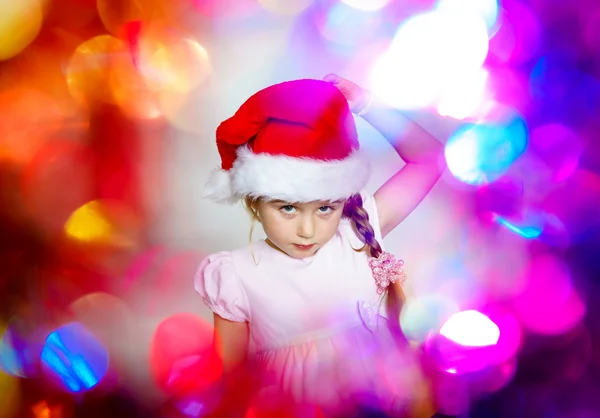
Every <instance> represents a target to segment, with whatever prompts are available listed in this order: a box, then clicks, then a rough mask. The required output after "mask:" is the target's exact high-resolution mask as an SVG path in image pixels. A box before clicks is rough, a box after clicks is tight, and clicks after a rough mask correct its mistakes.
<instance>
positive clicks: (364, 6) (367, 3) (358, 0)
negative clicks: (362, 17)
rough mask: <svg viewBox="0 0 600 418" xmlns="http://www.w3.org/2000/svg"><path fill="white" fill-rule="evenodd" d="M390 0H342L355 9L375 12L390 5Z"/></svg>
mask: <svg viewBox="0 0 600 418" xmlns="http://www.w3.org/2000/svg"><path fill="white" fill-rule="evenodd" d="M389 2H390V0H342V3H344V4H347V5H348V6H350V7H352V8H353V9H358V10H364V11H369V12H374V11H376V10H380V9H382V8H384V7H385V6H387V5H388V3H389Z"/></svg>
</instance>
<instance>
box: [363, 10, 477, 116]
mask: <svg viewBox="0 0 600 418" xmlns="http://www.w3.org/2000/svg"><path fill="white" fill-rule="evenodd" d="M487 52H488V36H487V28H486V26H485V23H484V22H483V20H482V19H481V18H480V17H478V16H476V15H472V14H469V15H467V14H459V13H453V12H452V13H450V12H440V11H434V12H429V13H423V14H419V15H416V16H413V17H411V18H410V19H408V20H407V21H406V22H405V23H404V24H402V25H401V26H400V28H399V29H398V31H397V32H396V35H395V37H394V39H393V41H392V44H391V46H390V47H389V49H388V50H387V51H386V53H384V54H383V55H382V56H381V58H380V59H379V60H378V61H377V62H376V63H375V65H374V67H373V69H372V72H371V87H372V89H373V90H374V91H375V92H376V93H377V94H378V95H379V96H380V97H381V98H382V99H383V100H385V101H386V102H388V103H389V104H390V105H392V106H394V107H397V108H401V109H415V108H420V107H424V106H428V105H431V104H432V103H433V102H434V101H435V100H437V99H438V97H439V95H440V94H441V93H442V92H443V91H444V90H447V88H448V86H452V85H454V84H456V80H457V79H458V80H460V78H461V77H462V76H463V75H464V74H465V73H473V72H475V71H477V70H478V69H480V67H481V65H482V64H483V62H484V61H485V58H486V56H487Z"/></svg>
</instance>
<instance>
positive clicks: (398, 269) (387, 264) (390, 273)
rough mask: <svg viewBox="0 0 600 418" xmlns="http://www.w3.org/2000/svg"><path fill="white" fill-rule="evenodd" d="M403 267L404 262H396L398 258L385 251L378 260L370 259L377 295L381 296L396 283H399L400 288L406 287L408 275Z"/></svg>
mask: <svg viewBox="0 0 600 418" xmlns="http://www.w3.org/2000/svg"><path fill="white" fill-rule="evenodd" d="M402 266H404V261H402V260H396V257H394V255H393V254H391V253H388V252H387V251H383V252H382V253H381V254H379V257H377V258H375V257H370V258H369V267H371V270H372V271H373V277H374V278H375V284H376V285H377V294H379V295H381V294H382V293H383V292H385V289H386V288H387V287H388V286H389V285H390V284H391V283H394V282H395V281H398V282H399V283H400V286H404V282H405V281H406V273H405V272H404V269H403V268H402Z"/></svg>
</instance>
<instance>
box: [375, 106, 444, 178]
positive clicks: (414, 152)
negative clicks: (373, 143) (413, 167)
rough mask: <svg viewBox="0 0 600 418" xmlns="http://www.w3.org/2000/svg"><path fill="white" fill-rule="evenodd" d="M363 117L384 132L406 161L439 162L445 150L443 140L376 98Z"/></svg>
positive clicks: (416, 162)
mask: <svg viewBox="0 0 600 418" xmlns="http://www.w3.org/2000/svg"><path fill="white" fill-rule="evenodd" d="M363 119H365V120H366V121H367V122H368V123H369V124H370V125H371V126H373V127H374V128H375V129H377V130H378V131H379V132H380V133H381V134H382V135H383V137H384V138H385V139H386V140H387V141H388V142H389V143H390V144H391V145H392V147H394V149H395V150H396V152H397V153H398V155H399V156H400V158H402V159H403V160H404V161H405V162H406V163H413V164H431V165H435V166H437V165H438V164H439V162H440V157H441V156H442V155H443V151H444V146H443V145H442V143H441V142H440V141H438V140H437V139H436V138H435V137H434V136H433V135H431V134H430V133H429V132H427V131H426V130H425V129H423V128H422V127H421V126H420V125H418V124H417V123H415V122H413V121H412V120H411V119H409V118H408V117H406V116H405V115H403V114H402V112H400V111H399V110H397V109H394V108H392V107H390V106H388V105H387V104H385V103H383V102H382V101H381V100H378V99H376V98H374V99H373V104H372V107H371V110H370V111H369V112H368V113H367V114H366V115H364V116H363Z"/></svg>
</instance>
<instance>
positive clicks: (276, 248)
mask: <svg viewBox="0 0 600 418" xmlns="http://www.w3.org/2000/svg"><path fill="white" fill-rule="evenodd" d="M265 242H266V243H267V244H268V245H269V247H271V248H273V249H275V250H277V251H279V252H281V253H283V254H285V255H287V253H286V252H285V251H283V250H282V249H281V248H279V247H278V246H277V245H275V244H273V243H272V242H271V240H270V239H269V238H267V239H266V240H265Z"/></svg>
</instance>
